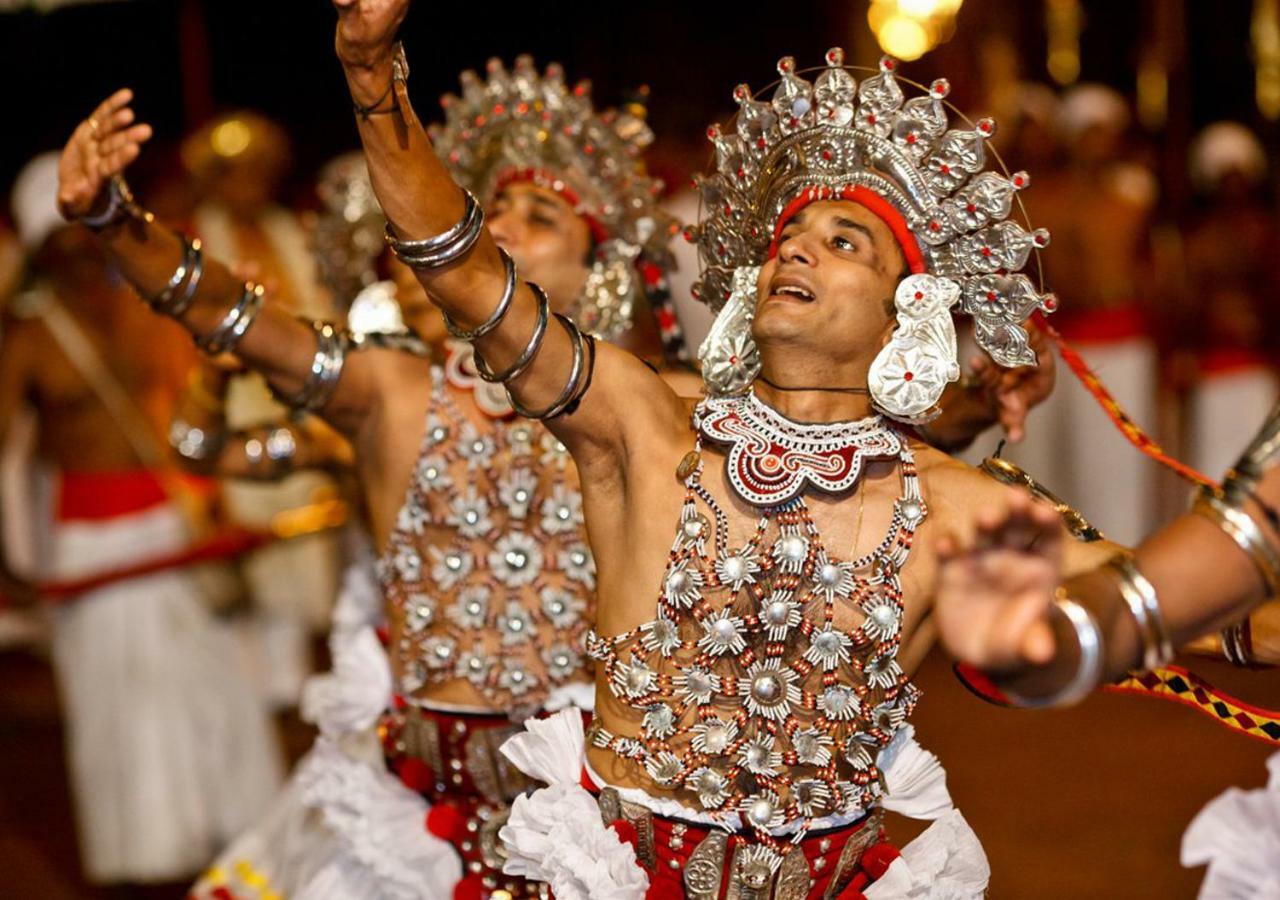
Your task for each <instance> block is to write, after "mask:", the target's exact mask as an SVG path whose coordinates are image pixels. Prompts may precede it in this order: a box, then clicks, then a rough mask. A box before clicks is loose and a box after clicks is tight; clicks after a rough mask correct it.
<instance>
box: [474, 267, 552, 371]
mask: <svg viewBox="0 0 1280 900" xmlns="http://www.w3.org/2000/svg"><path fill="white" fill-rule="evenodd" d="M528 284H529V289H530V290H532V291H533V295H534V296H535V297H537V298H538V320H537V322H535V323H534V325H533V334H531V335H529V342H528V343H527V344H525V346H524V350H523V351H522V352H521V354H520V355H519V356H518V357H516V360H515V362H513V363H512V364H511V365H509V366H507V368H505V369H503V370H502V371H501V372H494V371H493V370H492V369H490V368H489V364H488V363H486V362H485V361H484V360H483V359H482V358H481V357H480V354H479V353H476V354H475V364H476V374H478V375H479V376H480V377H481V378H482V379H484V380H485V381H487V382H489V383H490V384H498V383H505V382H508V381H510V380H511V379H513V378H517V377H519V376H520V375H521V374H522V373H523V372H524V370H525V369H527V368H529V364H530V363H532V362H533V358H534V357H535V356H536V355H537V354H538V349H539V348H540V347H541V346H542V339H543V338H544V337H546V336H547V319H548V318H549V317H550V310H551V303H550V301H548V300H547V293H546V291H544V290H543V289H542V288H540V287H538V286H537V285H536V284H534V283H533V282H532V281H530V282H528Z"/></svg>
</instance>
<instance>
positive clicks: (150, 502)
mask: <svg viewBox="0 0 1280 900" xmlns="http://www.w3.org/2000/svg"><path fill="white" fill-rule="evenodd" d="M165 477H166V476H163V475H162V474H161V473H158V472H155V471H153V470H151V469H119V470H110V471H101V472H62V473H61V474H60V476H59V484H58V502H57V506H56V508H55V515H56V516H57V520H58V521H59V522H73V521H104V520H109V519H116V518H119V517H120V516H127V515H130V514H132V513H138V512H144V511H145V510H148V509H152V508H153V507H156V506H160V505H161V504H163V503H167V502H168V501H169V499H170V496H169V491H168V490H167V489H166V487H165V481H164V479H165ZM167 477H172V478H175V479H181V481H182V482H183V483H184V484H185V485H187V486H188V487H190V488H191V489H192V490H194V491H196V492H198V493H208V492H209V491H210V490H211V485H212V482H210V481H209V480H208V479H203V478H195V477H191V476H185V475H177V474H174V475H172V476H167Z"/></svg>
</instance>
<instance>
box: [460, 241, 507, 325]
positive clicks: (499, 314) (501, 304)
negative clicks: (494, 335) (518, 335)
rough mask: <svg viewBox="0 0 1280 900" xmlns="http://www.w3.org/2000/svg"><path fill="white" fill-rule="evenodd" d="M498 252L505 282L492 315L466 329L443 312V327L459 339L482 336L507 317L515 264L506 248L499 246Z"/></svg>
mask: <svg viewBox="0 0 1280 900" xmlns="http://www.w3.org/2000/svg"><path fill="white" fill-rule="evenodd" d="M498 253H499V254H501V256H502V267H503V270H504V271H505V273H506V284H505V286H504V287H503V289H502V299H501V300H499V301H498V305H497V307H496V308H495V309H494V310H493V313H492V315H490V316H489V318H487V319H485V320H484V322H482V323H480V324H479V325H477V326H476V327H475V328H472V329H471V330H470V331H467V330H466V329H463V328H459V327H458V326H457V325H455V324H453V320H452V319H450V318H449V316H448V314H447V313H446V314H444V327H445V328H446V329H448V331H449V334H451V335H453V336H454V337H456V338H457V339H458V340H460V341H475V340H479V339H480V338H482V337H484V336H485V335H486V334H488V333H489V332H491V331H493V329H495V328H497V327H498V326H499V325H501V324H502V320H503V319H505V318H506V317H507V312H508V311H509V310H510V309H511V300H512V298H514V297H515V295H516V264H515V261H514V260H512V258H511V256H510V254H508V253H507V251H506V250H503V249H502V248H501V247H499V248H498Z"/></svg>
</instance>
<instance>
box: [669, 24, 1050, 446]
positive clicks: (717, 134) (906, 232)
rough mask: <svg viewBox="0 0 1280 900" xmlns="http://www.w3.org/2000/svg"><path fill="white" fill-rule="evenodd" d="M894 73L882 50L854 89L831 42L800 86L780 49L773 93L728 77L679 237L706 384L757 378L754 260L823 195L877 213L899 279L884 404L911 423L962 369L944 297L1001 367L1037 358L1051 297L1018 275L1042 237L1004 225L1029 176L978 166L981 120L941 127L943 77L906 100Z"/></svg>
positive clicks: (723, 386)
mask: <svg viewBox="0 0 1280 900" xmlns="http://www.w3.org/2000/svg"><path fill="white" fill-rule="evenodd" d="M896 69H897V63H896V62H895V61H894V60H892V59H890V58H888V57H885V58H884V59H882V60H881V62H880V67H879V71H878V72H876V73H875V74H872V75H870V76H869V77H866V78H864V79H863V80H862V81H861V83H859V82H858V80H857V79H856V78H855V75H854V70H851V69H850V68H848V67H846V66H845V65H844V53H843V51H842V50H840V49H839V48H835V49H832V50H830V51H828V52H827V56H826V66H825V67H823V68H822V69H821V70H820V71H819V73H818V74H817V76H816V78H814V80H813V81H812V82H810V81H808V80H806V79H805V78H804V77H802V74H801V73H799V72H797V71H796V66H795V61H794V60H793V59H792V58H791V57H785V58H784V59H782V60H781V61H780V62H779V63H778V73H779V75H780V76H781V78H780V80H779V81H778V82H777V83H776V87H774V89H773V93H772V96H771V97H769V99H767V100H763V99H757V98H756V97H754V96H753V95H752V93H751V91H750V89H749V88H748V87H747V86H746V85H739V86H738V87H737V88H736V89H735V91H734V99H735V100H736V101H737V103H738V106H739V111H738V113H737V115H736V117H735V119H734V122H733V123H732V128H731V129H730V130H728V131H724V130H721V128H720V127H719V126H712V127H711V128H710V129H709V130H708V136H709V138H710V140H711V141H712V143H713V144H714V145H715V170H714V171H713V172H712V173H710V174H709V175H707V176H705V177H701V178H699V179H698V186H699V189H700V191H701V194H702V215H701V221H700V223H699V224H698V226H697V227H696V228H693V229H690V230H689V231H688V232H687V237H688V238H689V239H690V240H693V241H695V242H696V243H697V245H698V248H699V257H700V261H701V264H702V277H701V280H700V281H699V283H698V284H697V285H696V286H695V292H696V293H697V295H698V297H699V299H701V300H702V301H704V302H706V303H708V304H709V305H710V306H711V307H712V308H713V309H715V310H717V311H718V312H719V316H718V318H717V321H716V323H715V325H714V326H713V328H712V332H711V334H710V336H709V337H708V340H707V343H705V344H704V345H703V354H702V355H703V373H704V376H705V377H706V380H707V383H708V387H709V388H710V389H711V390H712V391H714V392H720V393H725V392H734V391H737V390H743V389H745V388H746V387H747V385H749V384H750V382H751V380H752V379H754V377H755V373H756V371H758V363H753V360H754V353H755V351H754V346H753V344H752V341H751V337H750V321H751V316H752V314H753V312H754V307H755V276H756V273H757V272H758V269H757V267H758V266H760V265H761V264H762V263H764V262H765V261H766V260H767V259H768V258H769V257H770V256H772V254H773V253H774V252H775V251H776V249H777V240H778V235H780V234H781V230H782V226H783V225H785V223H786V222H787V220H789V219H790V218H791V217H793V216H794V215H795V214H796V213H798V212H799V210H800V209H801V208H803V206H804V205H806V204H807V203H809V202H813V201H814V200H823V199H846V200H852V201H854V202H857V203H861V204H862V205H864V206H865V207H867V208H868V209H869V210H871V211H872V212H873V213H875V214H876V215H877V216H878V217H879V218H881V219H882V220H883V221H884V222H885V224H886V225H888V227H889V229H890V231H891V232H892V233H893V235H894V237H895V238H896V239H897V241H898V244H899V245H900V246H901V247H902V250H903V254H904V256H905V258H906V260H907V264H908V268H909V269H910V272H911V275H910V276H908V277H907V278H906V279H904V280H903V282H902V283H901V284H900V285H899V288H898V292H897V296H896V298H895V300H896V306H897V310H898V321H899V327H898V330H897V332H896V333H895V334H894V337H893V340H892V342H891V343H890V344H889V345H888V346H887V347H885V348H884V350H883V351H882V352H881V354H880V356H879V357H877V359H876V363H875V364H874V365H873V366H872V370H871V373H870V377H869V382H870V385H869V386H870V388H871V392H872V396H873V398H874V399H875V401H876V405H877V406H878V407H879V408H880V409H881V410H882V411H884V412H887V413H889V414H890V415H893V416H895V417H897V418H900V419H903V420H905V421H909V422H918V421H924V420H927V419H928V418H929V417H930V416H931V415H933V414H935V413H936V409H935V407H936V402H937V399H938V397H939V396H940V395H941V392H942V389H943V388H944V387H945V385H946V384H947V383H948V382H949V381H953V380H955V379H956V378H957V377H958V376H959V368H958V366H957V365H956V359H955V356H956V350H955V333H954V328H953V326H952V324H951V307H952V306H953V305H954V304H956V303H958V304H959V307H960V309H961V310H962V311H963V312H965V313H968V314H969V315H971V316H973V318H974V321H975V330H976V338H977V342H978V344H979V346H981V347H982V348H983V349H984V350H985V351H987V353H988V354H990V355H991V357H992V358H993V359H994V360H995V361H996V362H997V363H999V364H1001V365H1003V366H1018V365H1033V364H1034V363H1035V353H1034V352H1033V351H1032V349H1031V347H1030V346H1029V344H1028V335H1027V332H1026V331H1025V330H1024V328H1023V327H1022V323H1023V322H1024V321H1025V320H1026V319H1027V318H1028V317H1029V316H1030V315H1031V314H1032V313H1034V312H1035V311H1036V310H1043V311H1045V312H1049V311H1052V310H1053V309H1054V307H1055V306H1056V301H1055V300H1054V298H1053V296H1052V295H1049V294H1042V293H1041V292H1040V290H1039V289H1038V288H1037V286H1036V285H1034V284H1033V283H1032V281H1031V279H1030V278H1028V277H1027V276H1026V275H1023V274H1021V273H1020V272H1019V270H1020V269H1022V268H1023V267H1024V266H1025V265H1026V263H1027V260H1028V256H1029V255H1030V253H1031V251H1032V250H1033V249H1036V248H1040V247H1044V246H1046V245H1047V244H1048V240H1049V234H1048V232H1047V231H1045V230H1043V229H1037V230H1034V231H1027V230H1026V229H1024V228H1023V227H1022V226H1021V225H1019V224H1018V223H1017V222H1015V221H1012V220H1010V215H1011V213H1012V211H1013V206H1014V195H1015V194H1016V193H1017V192H1018V191H1020V190H1022V189H1023V188H1025V187H1026V186H1027V185H1028V184H1029V182H1030V179H1029V178H1028V176H1027V175H1026V173H1025V172H1017V173H1014V174H1008V173H1007V172H1005V171H1003V167H1001V171H992V170H988V169H987V157H988V152H987V149H986V143H987V141H988V140H989V139H990V138H991V136H992V135H993V134H994V133H995V122H994V121H992V120H991V119H980V120H978V121H977V122H976V123H969V127H960V128H949V121H948V115H947V108H946V106H945V105H944V99H945V98H946V96H947V94H948V92H949V90H950V87H949V85H948V84H947V82H946V81H945V80H942V79H939V80H937V81H935V82H933V84H932V85H930V86H929V87H928V88H927V89H925V88H922V89H923V90H924V93H923V95H922V96H917V97H914V98H912V99H910V100H908V99H906V97H905V95H904V93H903V89H902V83H900V81H899V79H898V78H897V76H896V74H895V72H896ZM862 74H863V73H862V72H859V73H858V75H862ZM744 361H745V365H744Z"/></svg>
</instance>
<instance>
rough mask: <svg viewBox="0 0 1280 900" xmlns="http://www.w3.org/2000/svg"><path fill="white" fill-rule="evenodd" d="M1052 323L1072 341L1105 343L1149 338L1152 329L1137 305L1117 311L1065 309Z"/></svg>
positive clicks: (1119, 308)
mask: <svg viewBox="0 0 1280 900" xmlns="http://www.w3.org/2000/svg"><path fill="white" fill-rule="evenodd" d="M1049 321H1050V322H1051V323H1052V324H1053V327H1054V328H1056V329H1058V333H1059V334H1061V335H1062V336H1063V337H1065V338H1066V339H1067V340H1070V341H1078V342H1081V343H1095V344H1105V343H1110V342H1112V341H1127V340H1132V339H1133V338H1140V337H1147V336H1149V335H1150V334H1151V329H1150V328H1149V327H1148V326H1147V319H1146V316H1145V315H1143V312H1142V310H1141V309H1139V308H1138V306H1137V304H1130V305H1128V306H1117V307H1115V308H1113V309H1086V310H1063V311H1062V312H1059V313H1056V314H1054V315H1053V316H1052V317H1051V318H1050V319H1049Z"/></svg>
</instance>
